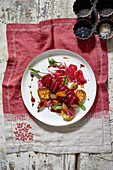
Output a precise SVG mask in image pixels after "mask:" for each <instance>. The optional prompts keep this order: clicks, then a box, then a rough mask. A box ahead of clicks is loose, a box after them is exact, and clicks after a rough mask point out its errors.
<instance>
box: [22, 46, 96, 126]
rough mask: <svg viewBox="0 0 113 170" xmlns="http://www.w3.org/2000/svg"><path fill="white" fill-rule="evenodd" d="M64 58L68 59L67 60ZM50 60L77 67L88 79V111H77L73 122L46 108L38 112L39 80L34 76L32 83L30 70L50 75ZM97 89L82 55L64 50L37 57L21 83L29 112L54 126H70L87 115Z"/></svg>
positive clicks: (86, 90) (85, 103)
mask: <svg viewBox="0 0 113 170" xmlns="http://www.w3.org/2000/svg"><path fill="white" fill-rule="evenodd" d="M64 57H67V59H66V58H64ZM48 58H54V59H55V60H56V61H61V62H65V63H66V65H69V64H75V65H77V67H78V69H81V70H82V71H83V74H84V77H85V78H86V79H87V83H86V84H85V85H84V88H83V90H84V91H85V92H86V95H87V96H86V99H85V101H84V105H85V107H86V110H85V111H84V110H82V109H80V108H78V109H76V115H75V117H74V119H73V120H70V121H65V120H64V119H63V118H62V116H61V115H60V114H59V113H56V112H51V111H50V110H49V109H48V108H45V107H44V109H42V111H40V112H37V106H38V102H39V97H38V94H37V89H38V84H37V81H38V80H39V79H38V77H37V76H34V77H33V81H31V71H29V68H34V69H37V70H42V71H43V72H47V73H48V71H47V67H48V65H49V63H48ZM80 64H83V65H84V66H85V67H82V68H80ZM29 86H31V88H29ZM80 88H81V87H80ZM96 89H97V86H96V79H95V75H94V73H93V70H92V69H91V67H90V65H89V64H88V63H87V62H86V61H85V60H84V59H83V58H82V57H81V56H80V55H78V54H76V53H74V52H71V51H68V50H63V49H54V50H49V51H46V52H44V53H42V54H40V55H38V56H37V57H35V58H34V59H33V60H32V61H31V62H30V63H29V65H28V66H27V68H26V69H25V71H24V74H23V77H22V81H21V94H22V99H23V102H24V104H25V106H26V108H27V109H28V111H29V112H30V113H31V114H32V115H33V116H34V117H35V118H36V119H38V120H39V121H41V122H43V123H45V124H48V125H53V126H64V125H69V124H72V123H74V122H77V121H78V120H80V119H81V118H82V117H83V116H84V115H86V114H87V112H88V111H89V110H90V108H91V107H92V105H93V102H94V100H95V97H96ZM30 91H32V94H33V97H34V98H35V99H36V101H35V103H34V106H32V102H31V94H30Z"/></svg>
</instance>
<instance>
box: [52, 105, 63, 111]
mask: <svg viewBox="0 0 113 170" xmlns="http://www.w3.org/2000/svg"><path fill="white" fill-rule="evenodd" d="M52 109H54V110H57V109H62V104H61V103H56V104H55V105H54V106H53V107H52Z"/></svg>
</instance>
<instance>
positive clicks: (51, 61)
mask: <svg viewBox="0 0 113 170" xmlns="http://www.w3.org/2000/svg"><path fill="white" fill-rule="evenodd" d="M48 62H49V64H50V65H52V66H57V64H56V61H55V60H54V59H53V58H52V59H49V58H48Z"/></svg>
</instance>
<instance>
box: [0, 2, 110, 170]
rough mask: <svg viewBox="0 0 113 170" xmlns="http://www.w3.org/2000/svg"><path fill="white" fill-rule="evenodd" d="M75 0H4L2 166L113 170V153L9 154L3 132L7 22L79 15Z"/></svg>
mask: <svg viewBox="0 0 113 170" xmlns="http://www.w3.org/2000/svg"><path fill="white" fill-rule="evenodd" d="M73 3H74V0H0V85H1V86H0V170H79V169H80V170H113V153H109V154H107V153H106V154H88V153H81V154H64V155H54V154H42V153H35V152H20V153H14V154H7V155H6V154H5V137H4V133H3V111H2V81H3V77H4V72H5V68H6V64H7V60H8V52H7V41H6V24H7V23H38V22H39V21H42V20H46V19H54V18H75V17H76V16H75V14H74V12H73ZM107 47H108V63H109V65H108V69H109V70H108V80H107V81H106V85H107V87H108V92H109V110H110V128H111V142H112V143H113V38H112V39H109V40H107Z"/></svg>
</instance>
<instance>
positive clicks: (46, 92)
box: [37, 87, 51, 99]
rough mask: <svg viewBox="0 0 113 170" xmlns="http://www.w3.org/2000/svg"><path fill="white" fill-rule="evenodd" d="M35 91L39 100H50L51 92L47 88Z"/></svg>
mask: <svg viewBox="0 0 113 170" xmlns="http://www.w3.org/2000/svg"><path fill="white" fill-rule="evenodd" d="M37 91H38V96H39V97H40V99H49V98H50V96H49V95H50V94H51V91H50V89H48V88H47V87H41V88H38V90H37Z"/></svg>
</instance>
